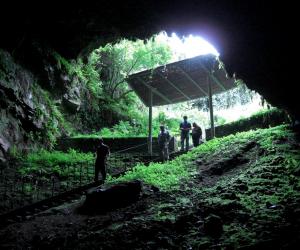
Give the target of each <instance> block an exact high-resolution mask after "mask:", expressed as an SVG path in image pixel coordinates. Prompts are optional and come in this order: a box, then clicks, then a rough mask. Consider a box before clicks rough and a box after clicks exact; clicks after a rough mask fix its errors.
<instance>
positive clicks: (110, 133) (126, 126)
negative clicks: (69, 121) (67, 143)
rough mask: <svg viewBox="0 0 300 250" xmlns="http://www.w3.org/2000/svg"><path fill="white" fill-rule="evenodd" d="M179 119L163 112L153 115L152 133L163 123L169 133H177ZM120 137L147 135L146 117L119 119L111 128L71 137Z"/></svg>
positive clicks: (155, 133) (157, 130) (156, 132)
mask: <svg viewBox="0 0 300 250" xmlns="http://www.w3.org/2000/svg"><path fill="white" fill-rule="evenodd" d="M179 123H180V120H179V119H174V118H168V117H167V116H166V115H165V114H164V113H163V112H161V113H159V115H158V117H155V118H154V119H153V121H152V125H153V135H154V136H156V135H158V133H159V126H160V125H161V124H163V125H165V126H166V127H167V128H168V130H169V131H170V133H171V135H176V134H178V133H179V130H178V127H179ZM100 136H101V137H104V138H120V137H147V136H148V117H146V116H139V117H138V118H137V119H133V120H132V121H131V122H128V121H120V122H119V123H118V124H116V125H114V126H113V127H112V128H102V129H101V130H100V132H98V133H92V134H76V135H74V136H72V138H99V137H100Z"/></svg>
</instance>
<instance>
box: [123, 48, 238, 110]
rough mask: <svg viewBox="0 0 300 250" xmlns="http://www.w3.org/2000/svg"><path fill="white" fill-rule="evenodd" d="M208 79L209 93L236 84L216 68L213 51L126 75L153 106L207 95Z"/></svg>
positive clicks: (131, 85) (223, 71) (218, 91)
mask: <svg viewBox="0 0 300 250" xmlns="http://www.w3.org/2000/svg"><path fill="white" fill-rule="evenodd" d="M208 79H209V80H210V81H211V84H212V94H218V93H221V92H224V91H227V90H229V89H232V88H234V87H236V85H235V82H234V79H232V78H231V79H229V78H227V76H226V71H225V70H224V69H219V67H218V61H217V60H216V57H215V56H214V55H211V54H210V55H201V56H196V57H193V58H189V59H185V60H182V61H178V62H174V63H170V64H167V65H166V66H160V67H157V68H155V69H151V70H146V71H142V72H139V73H136V74H132V75H130V76H129V77H128V79H127V80H128V83H129V85H130V87H131V88H132V89H133V90H134V91H135V93H136V94H137V95H138V96H139V97H140V99H141V100H142V101H143V103H144V104H145V105H146V106H147V107H150V106H151V97H150V93H151V90H152V94H153V97H152V106H161V105H166V104H173V103H179V102H183V101H189V100H193V99H197V98H201V97H206V96H208Z"/></svg>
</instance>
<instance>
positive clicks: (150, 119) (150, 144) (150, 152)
mask: <svg viewBox="0 0 300 250" xmlns="http://www.w3.org/2000/svg"><path fill="white" fill-rule="evenodd" d="M152 102H153V93H152V90H150V105H149V122H148V125H149V127H148V131H149V134H148V153H149V155H150V156H152V153H153V152H152Z"/></svg>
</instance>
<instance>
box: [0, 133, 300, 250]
mask: <svg viewBox="0 0 300 250" xmlns="http://www.w3.org/2000/svg"><path fill="white" fill-rule="evenodd" d="M299 148H300V146H299V143H298V142H296V141H295V140H294V138H293V136H291V137H290V138H289V139H287V140H282V141H277V142H275V143H274V149H275V150H274V151H268V152H266V151H265V150H264V149H262V148H261V147H260V145H259V144H258V143H257V142H256V141H255V140H248V141H247V142H245V141H244V142H241V143H240V144H235V145H232V146H231V147H230V148H226V149H222V151H221V150H220V151H219V152H216V153H214V154H209V155H207V156H205V157H202V158H199V159H197V160H196V161H195V162H194V163H193V164H195V166H197V168H198V169H199V171H198V173H197V174H195V175H194V176H193V177H192V178H190V179H189V180H188V181H187V182H185V183H182V185H181V189H180V190H177V191H171V192H167V191H157V192H152V191H149V189H147V188H146V189H145V191H144V192H143V194H142V195H141V198H140V199H139V200H138V201H137V202H136V203H134V204H131V205H130V206H127V207H124V208H119V209H117V210H115V211H110V212H106V213H104V214H93V215H91V214H89V215H88V214H82V213H80V212H79V209H78V208H79V207H80V206H81V205H82V204H83V202H84V200H85V197H84V196H81V197H80V198H78V199H74V200H72V201H70V202H67V203H65V204H63V205H60V206H57V207H52V208H51V209H48V210H46V211H43V212H41V213H37V214H35V215H34V216H28V218H27V219H26V220H25V221H22V222H19V223H14V224H11V225H9V226H7V227H5V228H2V229H0V246H1V249H236V248H238V249H262V248H263V249H269V248H273V249H296V248H297V247H296V246H297V245H298V244H299V243H300V195H299V191H300V166H298V167H297V166H296V167H295V168H286V166H285V163H286V161H284V160H283V158H284V156H283V154H282V153H283V152H285V153H287V152H288V153H291V154H294V153H295V154H298V153H297V152H299ZM262 158H263V160H262ZM283 176H284V177H283Z"/></svg>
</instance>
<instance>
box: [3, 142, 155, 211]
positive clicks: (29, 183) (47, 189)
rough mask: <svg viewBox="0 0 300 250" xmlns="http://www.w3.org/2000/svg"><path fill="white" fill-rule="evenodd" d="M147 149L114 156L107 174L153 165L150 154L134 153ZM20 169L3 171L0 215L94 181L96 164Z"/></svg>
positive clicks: (8, 168)
mask: <svg viewBox="0 0 300 250" xmlns="http://www.w3.org/2000/svg"><path fill="white" fill-rule="evenodd" d="M144 145H145V144H141V145H138V146H135V147H131V148H127V149H125V150H121V151H118V152H114V153H112V154H111V156H110V157H109V158H108V160H107V166H108V171H107V172H108V174H110V175H112V176H118V175H120V174H123V173H124V172H126V171H127V170H129V169H131V168H133V167H134V166H135V165H136V164H137V163H138V162H143V163H145V164H147V163H149V162H150V161H152V160H153V158H150V157H149V156H148V155H147V154H145V153H144V154H143V153H136V152H135V151H134V150H135V149H137V148H138V147H142V146H144ZM156 160H157V159H156ZM21 167H24V164H20V163H19V164H13V165H11V166H8V167H0V215H1V214H4V213H6V212H8V211H11V210H14V209H17V208H20V207H23V206H26V205H29V204H32V203H35V202H38V201H41V200H44V199H47V198H51V197H53V196H56V195H59V194H62V193H64V192H67V191H69V190H72V189H75V188H78V187H81V186H83V185H86V184H89V183H91V182H93V181H94V161H91V162H78V163H76V164H73V165H72V164H67V165H59V166H57V167H56V168H55V169H53V170H52V172H50V173H45V171H44V168H43V166H41V168H40V169H39V171H35V172H34V173H32V174H26V175H22V174H21V173H20V172H19V169H20V168H21Z"/></svg>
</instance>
